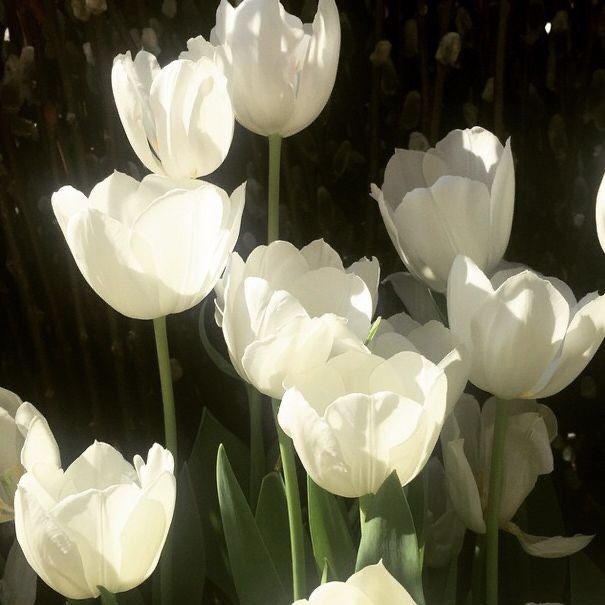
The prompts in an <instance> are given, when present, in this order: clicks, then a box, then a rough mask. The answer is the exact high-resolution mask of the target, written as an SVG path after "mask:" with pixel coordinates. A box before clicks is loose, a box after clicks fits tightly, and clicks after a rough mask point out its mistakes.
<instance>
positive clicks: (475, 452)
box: [441, 395, 593, 558]
mask: <svg viewBox="0 0 605 605" xmlns="http://www.w3.org/2000/svg"><path fill="white" fill-rule="evenodd" d="M495 407H496V400H495V398H494V397H492V398H490V399H488V401H487V402H486V403H485V404H484V406H483V409H479V404H478V403H477V400H476V399H475V398H474V397H471V396H470V395H464V396H463V397H462V398H461V399H460V401H459V402H458V404H457V406H456V408H455V410H454V413H453V414H452V415H451V416H450V417H449V418H448V419H447V420H446V422H445V424H444V426H443V431H442V434H441V448H442V451H443V461H444V466H445V474H446V478H447V485H448V491H449V495H450V498H451V500H452V503H453V506H454V508H455V510H456V512H457V513H458V516H459V517H460V519H461V520H462V522H463V523H464V524H465V525H466V527H468V528H469V529H471V530H472V531H474V532H476V533H479V534H482V533H485V531H486V525H485V521H484V511H485V510H486V508H487V502H488V496H489V473H490V461H491V452H492V440H493V434H494V422H495ZM507 414H508V426H507V431H506V441H505V446H504V455H503V460H504V463H503V479H502V497H501V500H500V514H499V519H500V527H501V528H502V529H504V530H506V531H508V532H510V533H512V534H514V535H515V536H516V537H517V539H518V540H519V542H520V544H521V546H522V547H523V549H524V550H525V551H527V552H528V553H529V554H530V555H534V556H537V557H546V558H553V557H563V556H567V555H570V554H573V553H575V552H577V551H579V550H581V549H582V548H584V547H585V546H586V545H587V544H588V543H589V542H590V541H591V540H592V537H593V536H581V535H577V536H573V537H570V538H564V537H562V536H555V537H552V538H548V537H542V536H532V535H530V534H526V533H525V532H523V531H522V530H521V529H520V528H519V527H518V526H517V525H516V524H515V523H513V522H512V519H513V517H514V516H515V514H516V512H517V510H518V509H519V507H520V506H521V504H523V502H524V500H525V499H526V498H527V496H528V495H529V494H530V492H531V491H532V490H533V488H534V486H535V485H536V481H537V479H538V477H539V476H540V475H545V474H548V473H551V472H552V470H553V456H552V451H551V448H550V442H551V441H552V440H553V439H554V438H555V436H556V434H557V420H556V418H555V415H554V414H553V413H552V411H551V410H550V408H548V407H547V406H545V405H541V404H537V403H536V402H535V401H530V400H525V399H517V400H514V401H508V402H507Z"/></svg>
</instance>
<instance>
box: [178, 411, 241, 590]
mask: <svg viewBox="0 0 605 605" xmlns="http://www.w3.org/2000/svg"><path fill="white" fill-rule="evenodd" d="M221 443H222V444H224V447H225V450H226V451H227V453H228V454H229V460H230V461H231V464H232V465H233V470H234V471H235V474H236V476H237V478H238V479H239V481H240V485H242V487H243V488H244V489H246V493H247V489H248V488H247V481H248V474H249V470H250V455H249V452H248V448H247V447H246V446H245V445H244V444H243V443H242V442H241V441H240V440H239V439H238V438H237V437H236V436H235V435H233V433H231V432H230V431H228V430H227V429H226V428H225V427H224V426H223V425H222V424H221V423H220V422H219V421H218V420H216V418H214V416H213V415H212V414H211V413H210V412H209V411H208V410H207V409H204V412H203V413H202V420H201V422H200V427H199V429H198V433H197V437H196V439H195V443H194V444H193V449H192V451H191V456H190V457H189V476H190V478H191V485H192V487H193V492H194V494H195V497H196V501H197V506H198V510H199V514H200V518H201V520H202V532H203V535H204V547H205V554H206V574H207V577H208V578H209V579H210V580H211V581H212V582H213V583H214V584H215V585H216V586H218V587H219V588H220V589H221V590H222V591H223V592H224V593H225V594H226V595H227V596H229V597H230V598H231V600H232V601H235V600H236V599H235V587H234V585H233V579H232V578H231V572H230V571H229V561H228V556H227V547H226V544H225V538H224V535H223V525H222V522H221V514H220V510H219V503H218V495H217V492H216V455H217V451H218V447H219V444H221Z"/></svg>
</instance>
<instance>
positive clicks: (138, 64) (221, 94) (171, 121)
mask: <svg viewBox="0 0 605 605" xmlns="http://www.w3.org/2000/svg"><path fill="white" fill-rule="evenodd" d="M147 29H149V28H147ZM143 33H144V37H145V36H146V39H147V42H149V41H150V38H149V32H147V33H146V32H145V30H144V32H143ZM154 35H155V34H154ZM156 41H157V40H156ZM111 84H112V87H113V95H114V98H115V102H116V107H117V109H118V115H119V116H120V120H121V121H122V125H123V126H124V130H125V132H126V136H127V137H128V140H129V141H130V144H131V146H132V148H133V150H134V152H135V153H136V154H137V156H138V157H139V159H140V160H141V162H142V163H143V164H144V165H145V166H146V167H147V168H148V169H149V170H151V171H152V172H155V173H156V174H161V175H164V176H169V177H172V178H192V179H194V178H197V177H200V176H204V175H207V174H210V173H211V172H213V171H214V170H216V169H217V168H218V167H219V166H220V165H221V164H222V162H223V160H224V159H225V157H226V156H227V152H228V151H229V146H230V145H231V139H232V137H233V124H234V121H233V109H232V107H231V99H230V97H229V93H228V92H227V82H226V80H225V77H224V76H223V74H222V72H221V70H220V69H219V67H218V66H217V65H216V64H215V63H214V62H213V61H211V60H210V59H209V58H208V57H204V58H203V59H202V60H200V61H198V62H193V61H188V60H184V59H183V60H177V61H173V62H172V63H169V64H168V65H167V66H166V67H164V68H163V69H160V66H159V65H158V62H157V60H156V58H155V57H154V56H153V55H152V54H151V53H149V52H147V51H144V50H142V51H140V52H138V53H137V55H136V57H135V58H134V61H133V60H132V58H131V55H130V52H127V53H126V54H125V55H118V56H117V57H116V58H115V59H114V63H113V69H112V71H111Z"/></svg>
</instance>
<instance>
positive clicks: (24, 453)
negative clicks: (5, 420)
mask: <svg viewBox="0 0 605 605" xmlns="http://www.w3.org/2000/svg"><path fill="white" fill-rule="evenodd" d="M15 422H16V423H17V426H18V427H19V430H20V431H21V434H22V435H23V437H24V439H25V443H24V444H23V449H22V450H21V464H22V465H23V466H24V468H25V469H26V470H30V469H31V468H33V467H34V466H35V465H36V464H47V465H49V466H53V467H56V468H60V467H61V455H60V454H59V446H58V445H57V442H56V441H55V437H54V435H53V433H52V431H51V430H50V427H49V426H48V422H47V421H46V418H44V416H42V414H40V412H38V410H37V409H36V408H35V407H34V406H33V405H32V404H31V403H23V404H21V406H20V407H19V409H18V410H17V414H16V415H15Z"/></svg>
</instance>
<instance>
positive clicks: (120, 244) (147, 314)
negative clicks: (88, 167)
mask: <svg viewBox="0 0 605 605" xmlns="http://www.w3.org/2000/svg"><path fill="white" fill-rule="evenodd" d="M244 199H245V185H240V187H238V188H237V189H236V190H235V191H234V192H233V195H232V196H231V198H229V196H228V195H227V193H226V192H225V191H223V190H222V189H220V188H219V187H216V186H214V185H211V184H210V183H205V182H204V181H197V180H190V179H182V180H178V181H175V180H172V179H168V178H166V177H161V176H157V175H148V176H146V177H145V178H144V179H143V180H142V181H141V182H139V181H137V180H135V179H133V178H131V177H129V176H127V175H125V174H122V173H120V172H114V173H113V174H112V175H110V176H109V177H107V178H106V179H105V180H103V181H101V182H100V183H99V184H97V185H96V186H95V187H94V188H93V190H92V191H91V193H90V196H89V197H86V196H85V195H84V194H83V193H81V192H80V191H78V190H76V189H74V188H73V187H62V188H61V189H59V191H57V192H56V193H54V194H53V197H52V206H53V210H54V212H55V216H56V218H57V221H58V222H59V226H60V227H61V230H62V231H63V235H64V236H65V240H66V241H67V244H68V246H69V248H70V250H71V253H72V255H73V257H74V259H75V261H76V264H77V265H78V268H79V269H80V271H81V273H82V275H83V276H84V278H85V279H86V281H87V282H88V283H89V285H90V286H91V287H92V289H93V290H94V291H95V292H96V293H97V294H98V295H99V296H100V297H101V298H102V299H103V300H104V301H105V302H106V303H107V304H108V305H110V306H111V307H113V308H114V309H115V310H116V311H118V312H120V313H122V314H123V315H126V316H127V317H133V318H135V319H155V318H158V317H163V316H165V315H168V314H170V313H180V312H181V311H185V310H187V309H190V308H191V307H193V306H195V305H196V304H198V303H199V302H200V301H201V300H202V299H203V298H204V297H205V296H206V295H207V294H208V293H209V292H210V291H211V290H212V288H214V286H215V284H216V282H217V280H218V278H219V276H220V275H221V273H222V272H223V269H224V268H225V265H226V263H227V260H228V258H229V254H230V253H231V252H232V250H233V247H234V246H235V242H236V240H237V236H238V234H239V228H240V222H241V217H242V212H243V209H244Z"/></svg>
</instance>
